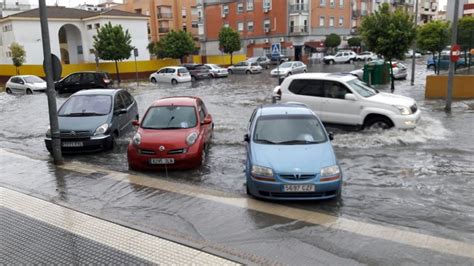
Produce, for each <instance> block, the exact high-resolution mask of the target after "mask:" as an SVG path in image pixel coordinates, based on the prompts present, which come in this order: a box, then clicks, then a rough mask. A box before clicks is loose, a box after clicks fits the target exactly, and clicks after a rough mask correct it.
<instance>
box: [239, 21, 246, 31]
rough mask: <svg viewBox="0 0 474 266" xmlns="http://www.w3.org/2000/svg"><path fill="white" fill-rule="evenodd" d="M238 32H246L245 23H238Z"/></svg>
mask: <svg viewBox="0 0 474 266" xmlns="http://www.w3.org/2000/svg"><path fill="white" fill-rule="evenodd" d="M237 30H238V31H244V23H243V22H239V23H237Z"/></svg>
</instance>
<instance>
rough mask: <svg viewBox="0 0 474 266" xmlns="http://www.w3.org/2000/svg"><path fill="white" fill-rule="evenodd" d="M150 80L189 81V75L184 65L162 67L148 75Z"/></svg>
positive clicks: (153, 81)
mask: <svg viewBox="0 0 474 266" xmlns="http://www.w3.org/2000/svg"><path fill="white" fill-rule="evenodd" d="M150 81H151V82H152V83H157V82H164V83H171V84H178V83H182V82H191V75H190V74H189V71H188V70H187V69H186V68H185V67H179V66H171V67H163V68H161V69H160V70H158V71H156V72H155V73H152V74H151V75H150Z"/></svg>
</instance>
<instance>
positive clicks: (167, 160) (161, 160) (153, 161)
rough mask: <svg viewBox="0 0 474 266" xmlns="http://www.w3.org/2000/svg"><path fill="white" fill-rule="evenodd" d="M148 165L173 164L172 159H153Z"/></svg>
mask: <svg viewBox="0 0 474 266" xmlns="http://www.w3.org/2000/svg"><path fill="white" fill-rule="evenodd" d="M150 164H174V158H154V159H150Z"/></svg>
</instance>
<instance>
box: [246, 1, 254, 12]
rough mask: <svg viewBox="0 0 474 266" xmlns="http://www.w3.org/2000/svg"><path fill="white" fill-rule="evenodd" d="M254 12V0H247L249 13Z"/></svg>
mask: <svg viewBox="0 0 474 266" xmlns="http://www.w3.org/2000/svg"><path fill="white" fill-rule="evenodd" d="M252 10H253V0H247V11H252Z"/></svg>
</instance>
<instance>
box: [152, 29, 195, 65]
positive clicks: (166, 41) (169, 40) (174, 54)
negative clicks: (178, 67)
mask: <svg viewBox="0 0 474 266" xmlns="http://www.w3.org/2000/svg"><path fill="white" fill-rule="evenodd" d="M149 46H151V47H152V53H153V54H154V55H156V56H157V57H158V58H165V57H170V58H174V59H179V60H180V61H181V63H183V58H184V57H185V56H187V55H190V54H192V53H193V52H194V51H195V50H196V46H195V45H194V41H193V37H192V36H191V34H190V33H189V32H185V31H181V30H180V31H173V30H172V31H170V32H169V33H168V34H166V35H165V36H164V37H162V38H161V39H160V41H159V42H155V43H153V44H150V45H149Z"/></svg>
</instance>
